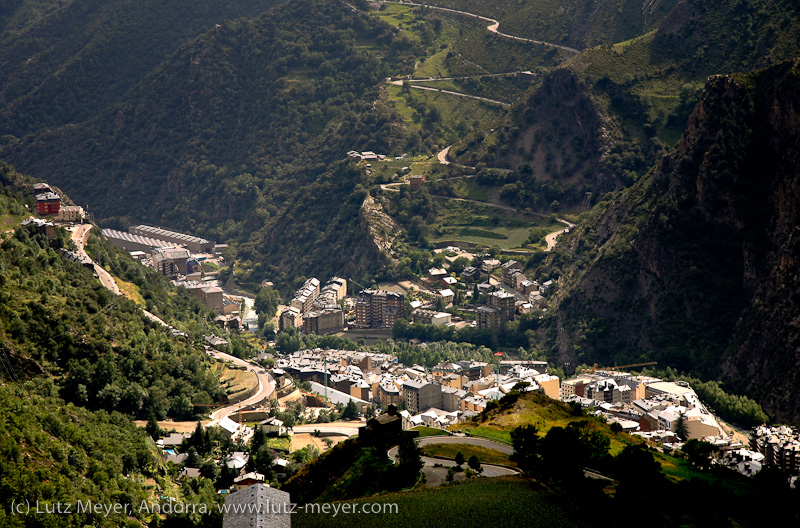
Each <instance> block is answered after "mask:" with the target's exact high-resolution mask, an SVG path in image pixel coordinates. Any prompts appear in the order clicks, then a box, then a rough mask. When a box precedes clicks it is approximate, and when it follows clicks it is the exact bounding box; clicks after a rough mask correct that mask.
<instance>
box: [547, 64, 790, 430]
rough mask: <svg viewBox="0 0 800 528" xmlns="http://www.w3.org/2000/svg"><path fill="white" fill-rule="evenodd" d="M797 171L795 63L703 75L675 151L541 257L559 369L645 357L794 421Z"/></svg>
mask: <svg viewBox="0 0 800 528" xmlns="http://www.w3.org/2000/svg"><path fill="white" fill-rule="evenodd" d="M798 167H800V67H799V66H798V61H791V62H788V63H784V64H781V65H778V66H775V67H772V68H769V69H767V70H763V71H761V72H757V73H754V74H748V75H735V76H714V77H711V78H710V79H709V80H708V82H707V85H706V89H705V92H704V94H703V96H702V98H701V101H700V102H699V103H698V105H697V107H696V109H695V111H694V113H693V114H692V117H691V119H690V122H689V127H688V129H687V131H686V133H685V134H684V137H683V138H682V139H681V141H680V143H679V144H678V147H677V148H676V150H675V152H673V153H672V154H670V155H669V156H667V157H665V158H664V159H663V160H662V161H661V163H660V165H659V166H658V168H657V169H656V171H655V172H654V173H652V174H651V175H650V176H648V177H646V178H643V179H642V180H640V181H639V182H638V183H637V184H636V185H634V186H633V187H632V188H630V189H628V190H627V191H625V192H624V193H623V194H622V196H621V197H620V199H619V200H617V201H615V203H613V204H609V205H607V206H605V207H601V208H600V211H602V212H599V213H598V216H597V218H596V220H595V222H593V223H591V224H590V225H586V226H584V227H583V228H579V229H577V230H574V231H573V233H572V234H571V235H570V238H567V239H565V240H564V241H563V242H564V244H563V246H562V248H563V247H570V246H571V245H573V244H575V245H576V246H577V247H578V251H577V252H576V253H575V255H576V257H575V258H574V259H572V260H570V261H568V262H566V263H565V261H567V260H568V259H566V258H565V257H564V255H563V254H562V256H561V257H558V255H554V256H553V257H551V264H552V265H560V266H562V267H563V272H564V273H563V280H562V288H561V292H560V293H559V294H558V300H559V311H560V314H561V316H562V320H563V321H565V323H564V325H565V329H566V332H567V334H568V335H569V336H570V339H571V343H572V344H573V345H575V346H574V347H571V348H570V350H569V353H568V354H566V355H567V356H570V357H569V358H567V359H568V360H570V361H579V362H588V363H592V362H601V363H606V362H608V361H627V362H633V361H628V360H638V359H641V358H643V357H647V358H649V359H655V360H658V361H659V363H660V364H661V365H662V366H663V367H666V366H673V367H675V368H677V369H679V370H681V371H685V372H693V373H696V374H699V375H702V376H706V377H710V378H713V377H720V378H721V379H723V380H725V381H727V382H728V386H729V388H732V389H736V390H741V391H744V392H746V393H747V394H749V395H751V396H753V397H755V398H756V399H757V400H758V401H759V402H760V403H761V404H762V405H763V406H764V408H765V410H767V412H768V413H770V414H771V415H773V416H775V417H776V418H778V419H782V420H789V421H794V422H799V421H800V401H798V400H797V399H796V398H794V397H793V396H792V395H793V390H792V389H793V387H796V386H797V382H798V381H799V379H798V378H800V267H798V263H800V169H798ZM560 245H561V244H560ZM562 251H563V249H562ZM559 258H560V259H561V260H560V261H559ZM562 348H567V347H562ZM565 357H566V356H565ZM573 364H577V363H573Z"/></svg>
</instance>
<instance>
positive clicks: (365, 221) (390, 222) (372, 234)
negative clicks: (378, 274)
mask: <svg viewBox="0 0 800 528" xmlns="http://www.w3.org/2000/svg"><path fill="white" fill-rule="evenodd" d="M358 216H359V220H360V222H361V225H362V227H363V228H364V229H366V231H367V232H368V233H369V239H370V241H371V242H372V244H374V246H375V249H377V251H378V253H379V254H380V255H381V256H382V257H383V258H384V259H385V260H387V261H389V262H390V263H392V264H396V263H397V259H395V258H394V255H393V252H392V244H393V243H394V239H395V238H397V235H398V234H400V232H401V231H402V227H400V225H399V224H398V223H397V222H395V221H394V219H393V218H392V217H391V216H389V215H388V214H386V212H385V211H384V210H383V206H382V205H381V204H380V202H376V201H375V199H374V198H373V197H372V196H370V195H369V194H368V195H367V196H366V197H365V198H364V202H363V203H362V204H361V209H360V210H359V212H358Z"/></svg>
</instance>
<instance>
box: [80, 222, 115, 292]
mask: <svg viewBox="0 0 800 528" xmlns="http://www.w3.org/2000/svg"><path fill="white" fill-rule="evenodd" d="M92 227H94V226H93V225H92V224H80V225H78V226H76V227H75V229H74V230H73V231H72V240H73V241H74V242H75V245H76V246H78V253H80V254H81V255H83V256H84V257H86V258H88V259H89V260H92V259H91V258H90V257H89V255H87V254H86V248H85V246H86V238H87V237H88V236H89V231H91V229H92ZM92 265H94V272H95V273H96V274H97V277H98V278H99V279H100V282H101V283H102V284H103V286H105V287H106V289H108V290H110V291H111V292H113V293H115V294H117V295H122V292H121V291H119V286H117V281H115V280H114V277H112V276H111V274H110V273H109V272H107V271H106V270H105V269H103V267H102V266H100V265H99V264H97V263H96V262H94V261H93V260H92Z"/></svg>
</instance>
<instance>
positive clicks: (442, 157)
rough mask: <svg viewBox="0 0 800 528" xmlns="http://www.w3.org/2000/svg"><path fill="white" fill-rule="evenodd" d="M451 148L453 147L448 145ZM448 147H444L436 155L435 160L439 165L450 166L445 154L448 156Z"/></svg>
mask: <svg viewBox="0 0 800 528" xmlns="http://www.w3.org/2000/svg"><path fill="white" fill-rule="evenodd" d="M452 146H453V145H450V147H452ZM450 147H445V148H443V149H442V151H441V152H439V153H438V154H437V155H436V159H438V160H439V163H441V164H442V165H450V162H449V161H447V154H449V153H450Z"/></svg>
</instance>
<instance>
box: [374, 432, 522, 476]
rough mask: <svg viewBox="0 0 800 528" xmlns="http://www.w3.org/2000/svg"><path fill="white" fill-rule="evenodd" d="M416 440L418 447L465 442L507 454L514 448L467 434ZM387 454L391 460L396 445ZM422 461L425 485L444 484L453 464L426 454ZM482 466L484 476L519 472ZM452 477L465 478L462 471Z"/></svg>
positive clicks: (393, 458)
mask: <svg viewBox="0 0 800 528" xmlns="http://www.w3.org/2000/svg"><path fill="white" fill-rule="evenodd" d="M416 442H417V445H419V446H420V447H422V446H426V445H431V444H467V445H474V446H479V447H486V448H488V449H494V450H495V451H499V452H501V453H505V454H507V455H510V454H512V453H513V452H514V449H513V448H512V447H511V446H509V445H506V444H501V443H500V442H494V441H492V440H488V439H486V438H474V437H469V436H427V437H425V438H418V439H417V440H416ZM388 456H389V458H390V459H391V460H395V458H396V457H397V447H393V448H391V449H390V450H389V453H388ZM422 463H423V464H424V466H423V468H422V471H423V473H425V480H426V483H425V487H427V488H435V487H437V486H441V485H442V484H444V483H445V482H446V481H447V470H448V468H449V467H450V466H452V465H453V463H452V462H451V461H449V460H446V459H441V458H432V457H426V456H424V457H422ZM436 465H441V466H442V467H435V466H436ZM482 467H483V476H484V477H503V476H506V475H516V474H518V473H519V472H518V471H516V470H514V469H511V468H507V467H503V466H493V465H489V464H483V465H482ZM454 477H455V479H456V480H463V479H465V478H466V477H465V475H464V473H463V472H459V473H456V474H455V475H454Z"/></svg>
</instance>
